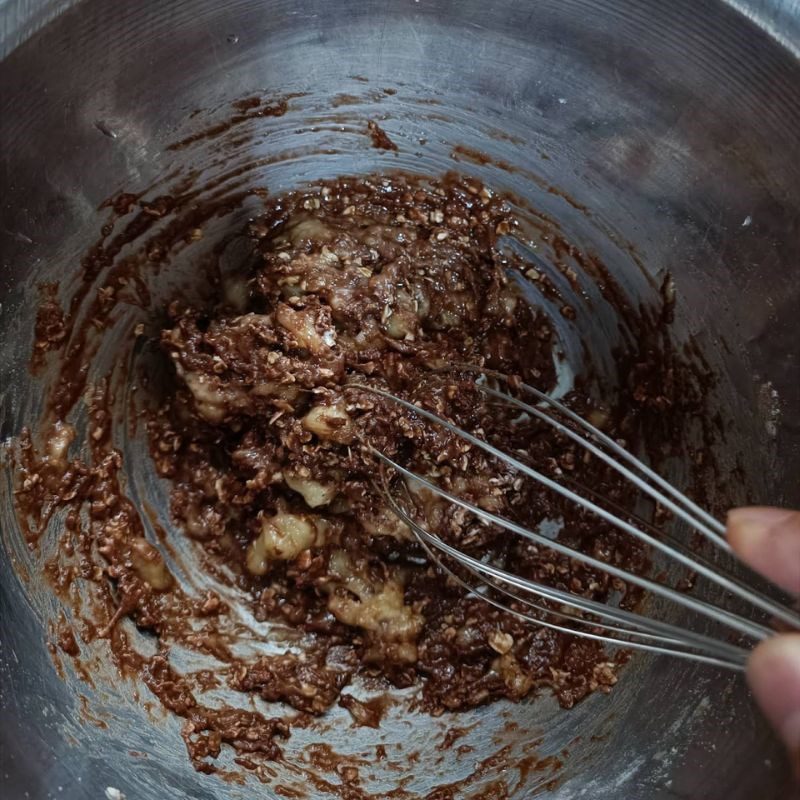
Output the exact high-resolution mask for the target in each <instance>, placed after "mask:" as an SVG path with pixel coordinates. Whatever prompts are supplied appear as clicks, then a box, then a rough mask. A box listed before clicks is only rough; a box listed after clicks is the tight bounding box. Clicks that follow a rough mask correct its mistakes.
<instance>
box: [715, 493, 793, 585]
mask: <svg viewBox="0 0 800 800" xmlns="http://www.w3.org/2000/svg"><path fill="white" fill-rule="evenodd" d="M727 536H728V541H729V542H730V545H731V547H732V548H733V551H734V552H735V553H736V555H737V556H739V558H741V559H742V561H744V562H745V563H746V564H748V565H749V566H750V567H752V568H753V569H755V570H756V571H757V572H760V573H761V574H762V575H764V576H766V577H767V578H769V579H770V580H772V581H773V582H775V583H777V584H778V585H779V586H781V587H783V588H784V589H786V590H787V591H789V592H795V593H800V512H798V511H788V510H787V509H785V508H771V507H766V506H751V507H747V508H736V509H733V510H732V511H730V512H729V513H728V519H727Z"/></svg>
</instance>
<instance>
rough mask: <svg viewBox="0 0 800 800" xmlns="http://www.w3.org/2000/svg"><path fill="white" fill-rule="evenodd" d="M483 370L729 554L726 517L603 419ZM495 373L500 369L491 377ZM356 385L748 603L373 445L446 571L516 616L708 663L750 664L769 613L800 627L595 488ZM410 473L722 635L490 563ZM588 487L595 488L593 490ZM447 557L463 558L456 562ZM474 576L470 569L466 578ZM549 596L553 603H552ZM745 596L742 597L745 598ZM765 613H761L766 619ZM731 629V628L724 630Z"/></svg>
mask: <svg viewBox="0 0 800 800" xmlns="http://www.w3.org/2000/svg"><path fill="white" fill-rule="evenodd" d="M459 369H460V370H465V369H466V370H468V371H472V372H474V373H476V374H477V375H478V376H479V377H478V378H477V379H476V380H475V381H474V386H475V387H476V388H477V389H478V390H479V391H480V392H482V393H483V394H485V395H486V396H487V397H489V398H491V399H492V400H493V401H495V402H501V403H505V404H508V405H510V406H511V407H513V408H515V409H516V410H517V411H519V412H521V413H523V414H526V415H529V416H530V417H533V418H535V419H538V420H540V421H541V422H543V423H546V424H547V425H549V426H551V427H552V428H553V429H554V430H555V431H557V432H558V433H560V434H563V435H564V436H566V437H568V438H569V439H571V440H572V441H573V442H575V443H576V444H578V445H579V446H580V447H582V448H584V449H585V450H586V451H588V452H589V453H591V454H592V456H594V457H596V458H598V459H600V460H601V461H602V462H603V463H604V464H606V465H608V466H609V467H611V468H612V469H613V470H615V471H616V472H618V473H619V474H620V475H622V476H623V477H624V478H625V479H626V480H627V481H629V482H630V483H631V484H632V485H633V486H634V487H635V488H636V489H637V490H638V491H640V492H641V493H643V494H644V495H646V496H648V497H649V498H651V499H652V500H654V501H655V502H656V503H658V504H659V505H660V506H661V507H662V508H664V509H666V510H667V511H669V512H671V513H672V514H673V515H674V517H675V518H676V519H679V520H682V521H683V522H684V523H686V525H688V526H689V527H690V528H691V529H692V530H693V531H695V532H696V533H698V534H700V535H701V536H702V537H704V538H705V539H706V540H707V541H708V542H709V543H710V544H711V545H712V546H713V547H714V548H717V549H718V550H720V551H722V552H724V553H728V554H731V553H732V551H731V548H730V545H729V544H728V543H727V541H726V540H725V538H724V533H725V526H724V525H723V524H722V523H721V522H720V521H719V520H717V519H715V518H714V517H713V516H712V515H711V514H709V513H708V512H707V511H705V510H704V509H703V508H701V507H700V506H699V505H697V504H696V503H695V502H693V501H692V500H691V499H690V498H688V497H687V496H686V495H684V494H683V493H682V492H680V491H679V490H678V489H676V488H675V487H674V486H673V485H671V484H670V483H669V482H668V481H666V480H665V479H664V478H662V477H661V476H660V475H658V474H657V473H656V472H654V471H653V470H652V469H651V468H650V467H648V466H647V465H646V464H644V463H643V462H642V461H641V460H640V459H638V458H637V457H635V456H634V455H632V454H631V453H630V452H629V451H628V450H626V449H625V448H624V447H622V446H621V445H620V444H619V443H618V442H616V441H615V440H614V439H612V438H611V437H610V436H608V435H607V434H605V433H603V431H601V430H600V429H599V428H597V427H596V426H594V425H592V424H591V423H589V422H588V421H587V420H585V419H584V418H582V417H581V416H580V415H578V414H576V413H575V412H574V411H572V410H571V409H569V408H568V407H567V406H566V405H564V404H563V403H562V402H560V401H558V400H556V399H554V398H552V397H550V396H548V395H547V394H545V393H544V392H542V391H540V390H538V389H536V388H535V387H533V386H530V385H528V384H525V383H522V382H519V381H514V383H513V386H514V389H515V390H516V392H517V393H518V394H521V395H523V396H528V397H530V398H531V399H532V400H533V401H534V402H535V405H534V404H533V403H529V402H526V401H525V400H522V399H520V398H519V397H517V396H515V395H512V394H511V393H510V392H508V391H505V390H504V389H502V388H498V387H500V386H502V385H503V384H504V383H505V384H506V385H507V384H508V383H509V381H508V379H507V378H505V377H504V376H502V375H499V374H497V373H494V372H491V371H489V370H482V369H478V368H463V367H459ZM487 378H492V379H493V380H492V381H491V382H490V381H488V380H487ZM351 387H352V388H357V389H359V390H363V391H367V392H371V393H373V394H375V395H379V396H381V397H383V398H384V399H386V400H389V401H391V402H392V403H396V404H398V405H399V406H401V407H403V408H404V409H405V410H406V411H408V412H410V413H411V414H413V415H416V417H417V418H421V419H423V420H426V421H427V422H429V423H431V424H433V425H438V426H442V427H443V428H445V429H447V430H448V431H450V432H451V433H453V434H455V435H456V436H458V437H459V438H461V439H462V440H464V441H465V442H467V443H468V444H469V445H471V446H472V447H477V448H480V449H481V450H482V451H484V452H485V453H486V454H488V455H490V456H493V457H494V458H496V459H499V460H500V461H501V462H503V463H504V464H506V465H507V466H509V467H511V468H513V469H514V470H516V471H517V472H518V473H519V474H520V475H524V476H527V477H528V478H530V479H532V480H534V481H536V482H538V483H539V484H540V485H542V486H544V487H545V488H547V489H548V490H550V491H552V492H555V493H556V494H558V495H560V496H561V497H563V498H565V499H567V500H568V501H570V502H572V503H575V504H577V505H578V506H580V507H581V508H583V509H585V510H586V511H590V512H592V513H593V514H595V515H597V517H599V518H601V519H602V520H604V521H605V522H607V523H610V524H611V525H613V526H614V527H616V528H617V529H619V530H620V531H623V532H625V533H626V534H629V535H630V536H632V537H634V538H635V539H637V540H638V541H639V542H641V543H642V544H644V545H646V546H647V547H648V548H651V550H652V551H657V552H659V553H661V554H663V555H664V556H666V557H667V558H669V559H672V560H674V561H675V562H677V563H678V564H680V565H681V566H683V567H686V568H688V569H689V570H691V571H693V572H694V573H695V574H696V575H697V576H698V577H700V578H703V579H706V580H707V581H709V582H710V583H711V584H713V585H714V586H715V587H717V589H718V590H719V591H720V594H721V595H723V594H727V595H728V596H729V597H731V598H736V599H737V600H738V601H743V603H746V604H747V606H745V610H746V612H747V614H745V613H744V612H743V611H732V610H729V609H727V608H725V607H724V605H722V604H720V603H718V602H714V603H712V602H708V601H707V600H703V599H700V598H698V597H693V596H692V595H691V594H689V593H687V592H684V591H679V590H678V589H675V588H672V587H671V586H669V585H666V584H665V583H662V582H660V581H657V580H654V579H652V578H649V577H646V576H643V575H638V574H635V573H633V572H631V571H629V570H626V569H623V568H621V567H619V566H617V565H615V564H611V563H607V562H606V561H603V560H601V559H598V558H596V557H594V556H593V555H589V554H587V553H584V552H581V551H579V550H577V549H575V548H573V547H570V546H568V545H567V544H564V543H562V542H560V541H558V538H556V539H551V538H549V537H548V536H545V535H543V534H542V533H538V532H536V531H533V530H529V529H528V528H526V527H524V526H522V525H519V524H517V523H516V522H514V521H512V520H509V519H506V518H505V517H503V516H500V515H498V514H495V513H492V512H491V511H488V510H486V509H484V508H481V507H479V506H477V505H475V504H474V503H471V502H469V501H468V500H465V499H464V498H462V497H458V496H456V495H455V494H453V493H452V492H449V491H447V490H446V489H444V488H442V487H441V486H440V485H439V484H438V483H436V482H435V481H434V480H430V479H429V477H426V476H424V475H420V474H418V473H416V472H414V471H413V470H410V469H408V468H407V467H405V466H403V465H402V464H400V463H398V461H396V460H394V459H393V458H391V457H389V456H388V455H387V454H386V453H383V452H381V451H380V450H378V449H376V448H375V447H372V445H369V446H370V448H371V450H372V452H373V453H374V454H375V456H376V457H377V458H378V459H379V460H380V462H381V463H382V466H383V468H382V486H381V488H382V491H383V492H384V493H385V494H386V497H387V500H388V502H389V504H390V506H391V508H392V509H393V510H394V512H395V513H396V514H397V515H398V516H399V517H400V518H401V519H402V520H403V522H405V523H406V525H408V526H409V528H410V529H411V530H412V531H413V533H414V534H415V536H416V537H417V539H418V541H419V542H420V544H421V545H422V547H423V548H424V550H425V551H426V552H427V554H428V557H429V558H430V559H431V561H432V562H434V563H436V564H437V565H438V566H439V567H440V568H441V569H443V570H445V571H446V572H447V573H449V574H450V576H451V577H452V578H454V579H455V580H456V581H457V582H458V583H460V584H461V585H462V586H464V588H466V589H467V590H468V591H470V592H472V593H474V594H475V595H476V596H479V597H481V598H482V599H483V600H485V601H486V602H488V603H490V604H492V605H494V606H495V607H497V608H500V609H502V610H503V611H506V612H508V613H510V614H513V615H514V616H516V617H518V618H521V619H523V620H526V621H528V622H531V623H533V624H535V625H539V626H544V627H547V628H551V629H553V630H556V631H562V632H566V633H570V634H575V635H577V636H583V637H586V638H588V639H593V640H595V641H599V642H605V643H609V644H612V645H618V646H623V647H625V648H631V649H638V650H644V651H649V652H653V653H661V654H668V655H671V656H677V657H680V658H685V659H691V660H694V661H698V662H703V663H706V664H711V665H715V666H719V667H724V668H729V669H732V670H743V669H744V666H745V663H746V660H747V657H748V654H749V651H750V649H751V648H752V647H753V646H754V645H755V643H757V642H759V641H762V640H764V639H766V638H768V637H769V636H772V635H774V633H775V630H773V629H772V628H771V627H769V626H768V625H767V624H766V622H768V621H769V618H770V617H771V618H772V619H773V620H774V621H776V622H780V623H782V624H783V625H786V626H789V627H791V628H796V629H800V615H798V613H797V612H796V611H794V610H793V609H792V608H790V607H788V606H787V605H785V604H783V603H781V602H778V601H776V600H774V599H772V598H771V597H769V596H767V595H765V594H764V593H763V592H761V591H759V590H757V589H756V588H754V587H752V586H750V585H748V584H747V583H746V582H745V581H743V580H742V579H741V578H739V577H737V576H735V575H733V574H732V573H731V572H730V571H729V570H727V569H725V568H723V567H722V566H719V565H717V564H714V563H712V562H711V561H710V560H708V559H706V558H703V557H701V556H700V555H699V554H696V553H693V552H692V551H691V550H690V549H689V548H687V547H684V546H682V545H681V544H680V543H678V542H676V541H675V540H673V539H671V538H669V537H667V536H661V535H660V534H658V533H657V532H656V531H653V529H652V527H651V526H649V525H648V524H647V523H645V522H644V521H642V520H641V519H639V518H638V517H636V516H635V515H633V514H627V513H626V512H625V510H624V509H619V508H617V507H616V506H615V504H614V503H611V502H606V501H604V500H603V498H599V497H597V496H593V497H592V496H590V497H587V496H585V495H586V494H587V492H584V493H581V492H580V491H578V490H576V489H575V488H571V487H570V486H569V485H566V484H567V481H565V480H563V479H558V478H553V477H550V476H548V475H546V474H544V473H543V472H541V471H539V470H537V469H535V468H534V467H532V466H530V465H528V464H525V463H523V462H522V461H520V460H519V459H518V458H516V457H515V456H513V455H511V454H509V453H506V452H503V451H502V450H500V449H498V448H497V447H495V446H494V445H493V444H491V443H490V442H489V441H486V439H484V438H480V437H479V436H476V435H474V434H473V433H470V432H468V431H466V430H463V429H461V428H459V427H457V426H456V425H454V424H453V423H452V422H450V421H448V420H446V419H443V418H442V417H441V416H439V415H437V414H435V413H433V412H431V411H429V410H427V409H425V408H421V407H420V406H418V405H416V404H414V403H412V402H410V401H408V400H405V399H403V398H401V397H398V396H397V395H394V394H392V393H390V392H387V391H384V390H382V389H378V388H375V387H371V386H366V385H362V384H353V385H351ZM385 468H389V470H391V471H393V473H394V475H396V476H399V477H402V478H403V479H404V482H405V487H406V490H407V494H406V498H407V499H409V498H410V497H411V492H410V488H411V487H414V489H415V491H418V490H419V489H420V488H423V489H425V490H427V491H429V492H431V493H432V494H433V495H436V496H438V497H439V498H442V499H443V500H445V501H447V502H449V503H452V504H454V505H456V506H458V507H460V508H461V509H464V510H465V511H467V512H469V513H471V514H474V515H475V517H477V518H479V519H480V520H483V521H484V522H486V523H489V524H492V525H496V526H499V527H500V528H502V529H504V530H505V531H508V532H509V533H510V534H513V535H516V536H519V537H522V538H524V539H526V540H528V541H529V542H533V543H535V544H536V545H539V546H542V547H545V548H549V550H551V551H553V552H555V553H557V554H560V555H562V556H566V557H568V558H571V559H575V560H576V561H579V562H581V563H583V564H584V565H586V566H588V567H590V568H592V569H596V570H601V571H603V572H605V573H606V574H608V575H609V576H611V577H612V578H619V579H621V580H622V581H624V582H625V583H627V584H630V585H633V586H636V587H639V588H640V589H642V590H644V592H646V593H649V594H652V595H655V596H658V597H660V598H662V599H664V600H666V601H669V602H673V603H676V604H678V605H680V606H682V607H683V608H685V609H688V610H689V611H690V612H693V613H694V614H697V615H700V616H703V617H706V618H708V619H710V620H712V621H713V622H715V623H719V626H718V627H720V626H721V627H720V630H719V632H718V633H717V634H715V635H710V634H707V633H700V632H697V631H694V630H691V629H689V628H688V627H682V626H678V625H675V624H672V623H669V622H664V621H661V620H657V619H651V618H650V617H648V616H645V615H644V614H641V613H637V612H636V611H629V610H626V609H624V608H620V607H617V606H615V605H612V604H610V603H605V602H599V601H597V600H593V599H591V598H587V597H584V596H581V595H578V594H576V593H573V592H571V591H565V590H563V589H559V588H555V587H553V586H548V585H546V584H544V583H541V582H539V581H536V580H532V579H529V578H527V577H522V576H520V575H517V574H514V573H513V572H509V571H508V570H507V569H505V568H502V567H500V566H497V565H496V564H494V563H492V561H491V559H481V558H476V557H475V556H473V555H469V554H468V553H465V552H463V551H462V550H460V549H458V548H457V547H455V546H453V545H452V544H450V543H448V542H447V541H445V540H444V539H443V538H442V537H440V536H439V535H437V534H436V533H435V532H434V531H432V530H430V529H429V526H426V524H425V520H420V519H419V516H418V514H416V513H414V512H413V511H412V510H411V508H410V507H409V505H408V504H407V503H406V502H404V499H403V497H401V496H399V493H398V492H397V490H396V489H395V488H394V486H395V483H393V482H392V481H391V480H390V478H389V475H388V474H387V472H388V471H389V470H387V469H385ZM589 494H590V495H591V494H592V493H589ZM448 562H450V563H452V564H456V565H458V569H457V570H455V569H453V568H451V566H448ZM465 576H469V577H465ZM544 602H547V603H548V604H549V605H544V604H543V603H544ZM740 605H742V603H740ZM759 619H760V621H759ZM725 629H727V632H726V630H725Z"/></svg>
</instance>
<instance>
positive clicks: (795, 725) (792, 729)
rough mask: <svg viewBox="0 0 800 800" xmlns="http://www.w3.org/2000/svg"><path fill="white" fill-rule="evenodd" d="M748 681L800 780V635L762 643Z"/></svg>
mask: <svg viewBox="0 0 800 800" xmlns="http://www.w3.org/2000/svg"><path fill="white" fill-rule="evenodd" d="M747 678H748V682H749V683H750V688H751V689H752V690H753V694H754V695H755V698H756V701H757V702H758V704H759V705H760V706H761V709H762V711H763V712H764V714H765V716H766V717H767V719H768V720H769V721H770V723H771V724H772V726H773V727H774V728H775V730H776V731H777V732H778V735H779V736H780V737H781V738H782V739H783V741H784V743H785V744H786V747H787V748H788V750H789V757H790V758H791V760H792V765H793V766H794V769H795V773H796V774H797V775H798V777H800V633H787V634H784V635H781V636H775V637H773V638H772V639H768V640H767V641H765V642H762V643H761V644H760V645H759V646H758V647H757V648H756V649H755V650H754V651H753V654H752V655H751V656H750V661H749V663H748V665H747Z"/></svg>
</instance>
